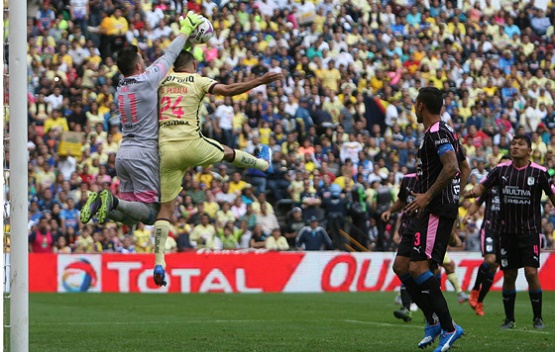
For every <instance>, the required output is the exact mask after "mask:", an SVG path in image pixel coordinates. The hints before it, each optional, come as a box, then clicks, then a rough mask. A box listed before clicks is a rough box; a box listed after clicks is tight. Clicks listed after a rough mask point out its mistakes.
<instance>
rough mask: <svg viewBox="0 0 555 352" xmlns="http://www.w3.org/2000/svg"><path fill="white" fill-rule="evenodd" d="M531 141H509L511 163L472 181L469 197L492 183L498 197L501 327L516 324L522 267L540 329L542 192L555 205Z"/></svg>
mask: <svg viewBox="0 0 555 352" xmlns="http://www.w3.org/2000/svg"><path fill="white" fill-rule="evenodd" d="M531 146H532V143H531V141H530V138H528V137H527V136H525V135H518V136H515V137H514V138H513V140H512V142H511V149H510V154H511V157H512V158H513V160H512V161H509V162H505V163H501V164H499V165H497V166H496V167H495V168H494V169H493V170H492V171H491V172H490V173H489V174H488V176H487V177H486V178H485V179H484V180H482V182H481V183H480V184H479V185H476V186H475V187H474V188H473V189H472V190H471V191H470V192H468V194H467V196H468V197H477V196H481V195H482V194H484V192H485V191H486V190H488V189H491V188H493V187H496V188H497V190H498V192H499V198H500V212H499V217H500V224H499V233H500V234H501V235H500V238H499V245H500V251H499V253H500V258H499V261H500V263H501V270H503V305H504V307H505V315H506V317H505V322H504V323H503V325H501V328H502V329H511V328H513V327H514V326H515V316H514V310H515V298H516V291H515V281H516V278H517V275H518V269H519V268H522V267H524V272H525V275H526V281H528V294H529V296H530V301H531V303H532V310H533V313H534V319H533V326H534V328H536V329H544V328H545V325H544V323H543V318H542V289H541V284H540V280H539V277H538V268H539V266H540V241H541V239H540V236H541V197H542V191H543V192H545V194H546V195H547V196H548V197H549V199H550V200H551V202H552V203H553V204H555V185H554V184H553V181H552V179H551V176H549V174H548V173H547V169H546V168H544V167H543V166H540V165H538V164H535V163H532V162H530V154H531V153H532V147H531Z"/></svg>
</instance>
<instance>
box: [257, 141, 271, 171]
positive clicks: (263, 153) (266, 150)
mask: <svg viewBox="0 0 555 352" xmlns="http://www.w3.org/2000/svg"><path fill="white" fill-rule="evenodd" d="M258 157H259V158H260V159H263V160H266V161H267V162H268V168H267V169H266V172H267V173H269V174H271V173H273V172H274V168H273V167H272V150H271V149H270V147H268V146H267V145H264V144H263V145H262V146H261V147H260V152H259V153H258Z"/></svg>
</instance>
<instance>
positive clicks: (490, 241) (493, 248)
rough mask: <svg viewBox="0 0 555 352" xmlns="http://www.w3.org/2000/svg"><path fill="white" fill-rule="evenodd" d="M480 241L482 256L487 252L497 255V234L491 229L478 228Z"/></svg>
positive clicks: (487, 253)
mask: <svg viewBox="0 0 555 352" xmlns="http://www.w3.org/2000/svg"><path fill="white" fill-rule="evenodd" d="M480 243H481V248H482V256H483V257H484V256H486V255H489V254H495V255H499V236H498V235H496V234H494V233H493V232H492V231H487V230H485V229H482V230H480Z"/></svg>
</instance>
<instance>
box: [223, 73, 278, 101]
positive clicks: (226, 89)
mask: <svg viewBox="0 0 555 352" xmlns="http://www.w3.org/2000/svg"><path fill="white" fill-rule="evenodd" d="M280 79H283V75H282V74H281V73H276V72H268V73H266V74H265V75H264V76H262V77H258V78H255V79H253V80H252V81H247V82H240V83H232V84H217V85H215V86H214V88H213V89H212V93H213V94H216V95H223V96H226V97H232V96H234V95H239V94H243V93H245V92H248V91H249V90H251V89H253V88H256V87H258V86H261V85H263V84H269V83H272V82H274V81H277V80H280Z"/></svg>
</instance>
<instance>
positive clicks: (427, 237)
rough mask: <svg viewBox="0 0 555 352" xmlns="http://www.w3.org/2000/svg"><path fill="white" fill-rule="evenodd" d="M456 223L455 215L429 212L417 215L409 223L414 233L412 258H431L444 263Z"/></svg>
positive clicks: (417, 259)
mask: <svg viewBox="0 0 555 352" xmlns="http://www.w3.org/2000/svg"><path fill="white" fill-rule="evenodd" d="M454 223H455V218H454V217H453V218H451V217H445V216H439V215H434V214H431V213H428V212H424V213H422V215H420V216H418V217H416V218H415V219H414V220H413V221H412V222H411V224H410V225H409V231H408V232H409V233H413V234H414V236H413V243H412V249H411V253H410V260H411V261H413V262H417V261H422V260H430V259H431V260H433V261H435V262H436V263H438V264H442V263H443V258H444V257H445V252H446V251H447V245H448V243H449V237H451V231H452V230H453V224H454Z"/></svg>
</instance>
